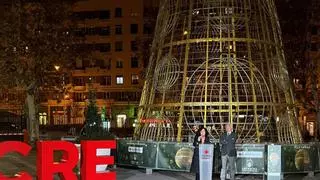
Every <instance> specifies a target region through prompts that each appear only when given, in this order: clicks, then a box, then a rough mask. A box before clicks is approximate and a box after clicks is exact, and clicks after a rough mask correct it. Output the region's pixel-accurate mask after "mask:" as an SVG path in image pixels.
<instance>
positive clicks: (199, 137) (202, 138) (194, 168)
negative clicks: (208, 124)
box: [191, 127, 210, 180]
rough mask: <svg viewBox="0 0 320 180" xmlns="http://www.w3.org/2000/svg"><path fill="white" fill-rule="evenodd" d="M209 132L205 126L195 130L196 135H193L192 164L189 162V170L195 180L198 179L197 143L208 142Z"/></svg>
mask: <svg viewBox="0 0 320 180" xmlns="http://www.w3.org/2000/svg"><path fill="white" fill-rule="evenodd" d="M209 143H210V140H209V133H208V130H207V129H206V128H204V127H203V128H200V129H199V131H198V132H197V134H196V136H195V137H194V141H193V146H194V152H193V157H192V164H191V172H193V173H195V174H196V180H200V174H199V172H200V171H199V169H200V167H199V145H200V144H209Z"/></svg>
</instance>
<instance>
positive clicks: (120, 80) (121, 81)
mask: <svg viewBox="0 0 320 180" xmlns="http://www.w3.org/2000/svg"><path fill="white" fill-rule="evenodd" d="M116 80H117V81H116V82H117V84H123V76H117V79H116Z"/></svg>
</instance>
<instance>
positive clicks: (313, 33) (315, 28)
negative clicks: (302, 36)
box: [311, 26, 318, 35]
mask: <svg viewBox="0 0 320 180" xmlns="http://www.w3.org/2000/svg"><path fill="white" fill-rule="evenodd" d="M311 34H312V35H317V34H318V27H317V26H312V27H311Z"/></svg>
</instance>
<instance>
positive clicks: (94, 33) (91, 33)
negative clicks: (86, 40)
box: [86, 27, 97, 36]
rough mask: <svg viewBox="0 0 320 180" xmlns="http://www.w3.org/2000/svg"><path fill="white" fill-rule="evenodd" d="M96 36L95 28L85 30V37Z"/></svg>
mask: <svg viewBox="0 0 320 180" xmlns="http://www.w3.org/2000/svg"><path fill="white" fill-rule="evenodd" d="M96 34H97V31H96V28H93V27H92V28H88V29H87V33H86V35H89V36H93V35H96Z"/></svg>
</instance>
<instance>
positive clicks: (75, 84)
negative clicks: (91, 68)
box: [73, 77, 85, 86]
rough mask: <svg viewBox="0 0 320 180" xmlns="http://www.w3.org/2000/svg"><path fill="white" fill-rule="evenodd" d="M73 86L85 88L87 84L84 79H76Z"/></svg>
mask: <svg viewBox="0 0 320 180" xmlns="http://www.w3.org/2000/svg"><path fill="white" fill-rule="evenodd" d="M73 85H74V86H84V85H85V82H84V79H83V77H74V78H73Z"/></svg>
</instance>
